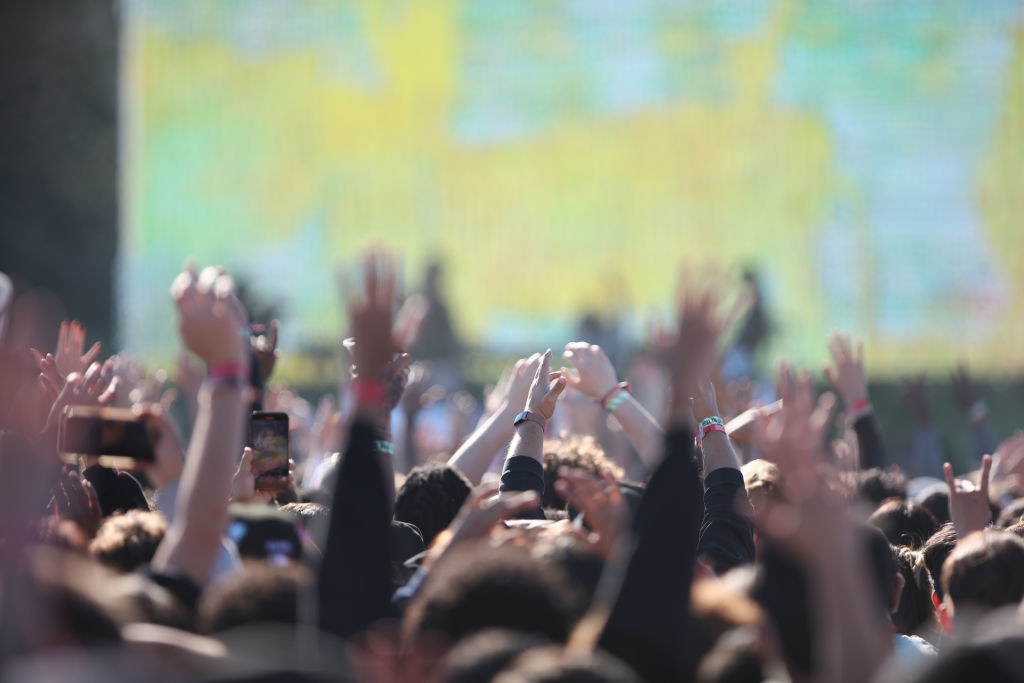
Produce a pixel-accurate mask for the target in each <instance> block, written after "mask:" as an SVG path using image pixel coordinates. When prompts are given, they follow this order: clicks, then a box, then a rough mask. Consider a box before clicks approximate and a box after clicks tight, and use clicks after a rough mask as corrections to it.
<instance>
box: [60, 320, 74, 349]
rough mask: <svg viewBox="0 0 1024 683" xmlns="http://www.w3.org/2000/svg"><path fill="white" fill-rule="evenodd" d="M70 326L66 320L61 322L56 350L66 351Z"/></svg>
mask: <svg viewBox="0 0 1024 683" xmlns="http://www.w3.org/2000/svg"><path fill="white" fill-rule="evenodd" d="M70 328H71V326H70V324H69V323H68V321H67V320H63V321H61V323H60V331H59V332H58V333H57V348H58V349H62V350H67V348H68V346H69V340H68V331H69V330H70Z"/></svg>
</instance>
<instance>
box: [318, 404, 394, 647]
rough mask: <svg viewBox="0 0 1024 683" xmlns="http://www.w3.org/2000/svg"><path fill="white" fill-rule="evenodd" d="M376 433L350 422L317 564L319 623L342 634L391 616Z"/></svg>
mask: <svg viewBox="0 0 1024 683" xmlns="http://www.w3.org/2000/svg"><path fill="white" fill-rule="evenodd" d="M375 434H376V432H375V431H374V428H373V426H372V425H370V424H368V423H365V422H360V421H357V422H355V423H354V424H353V425H352V433H351V436H350V438H349V442H348V449H347V450H346V451H345V457H344V459H343V460H342V461H341V466H340V468H339V470H338V478H337V482H336V483H335V487H334V497H333V499H332V500H331V521H330V525H329V527H328V531H327V540H326V542H325V543H324V549H323V561H322V563H321V565H320V577H319V583H318V619H319V623H320V627H321V628H323V629H324V630H326V631H330V632H332V633H335V634H337V635H340V636H342V637H345V638H348V637H351V636H353V635H356V634H358V633H362V632H363V631H365V630H366V629H367V628H368V627H369V626H370V624H372V623H373V622H375V621H377V620H378V619H381V618H384V617H388V616H390V615H391V589H392V586H391V557H390V551H389V548H388V529H389V526H390V524H391V502H390V501H389V500H388V497H387V487H386V486H385V483H384V476H385V473H384V471H383V469H382V467H381V462H380V458H378V457H377V455H376V453H375V452H374V447H373V441H374V439H375ZM388 475H389V476H390V473H388Z"/></svg>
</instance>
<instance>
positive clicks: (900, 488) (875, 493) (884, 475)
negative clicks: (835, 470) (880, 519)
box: [857, 467, 907, 507]
mask: <svg viewBox="0 0 1024 683" xmlns="http://www.w3.org/2000/svg"><path fill="white" fill-rule="evenodd" d="M857 494H858V495H859V496H860V498H861V499H863V500H866V501H868V502H869V503H871V504H872V505H874V506H876V507H877V506H879V505H881V504H882V503H883V502H885V501H886V500H888V499H889V498H906V497H907V484H906V481H904V479H903V476H902V475H901V474H900V473H899V472H895V471H893V470H889V469H882V468H881V467H872V468H871V469H867V470H863V471H862V472H860V473H859V474H858V475H857Z"/></svg>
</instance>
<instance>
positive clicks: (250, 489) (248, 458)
mask: <svg viewBox="0 0 1024 683" xmlns="http://www.w3.org/2000/svg"><path fill="white" fill-rule="evenodd" d="M255 457H256V454H255V452H254V451H253V450H252V449H251V448H249V447H248V446H246V447H245V448H244V449H243V450H242V459H241V461H239V463H238V469H237V470H235V476H234V479H233V480H232V481H231V500H232V501H233V502H235V503H252V502H259V503H269V502H270V501H272V500H273V499H274V496H276V495H277V494H278V493H279V492H280V491H281V490H282V489H293V488H295V476H294V475H293V474H292V470H294V469H295V461H294V460H291V459H289V460H288V476H287V477H282V476H277V477H263V479H262V480H261V484H263V483H264V482H265V483H266V485H267V486H266V490H264V489H263V488H256V473H255V472H254V471H253V463H254V461H255ZM270 489H273V490H270Z"/></svg>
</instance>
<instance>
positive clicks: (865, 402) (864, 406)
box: [849, 396, 871, 417]
mask: <svg viewBox="0 0 1024 683" xmlns="http://www.w3.org/2000/svg"><path fill="white" fill-rule="evenodd" d="M870 412H871V401H870V399H868V397H867V396H865V397H864V398H858V399H857V400H856V401H854V402H853V403H851V404H850V408H849V413H850V417H860V416H861V415H867V414H868V413H870Z"/></svg>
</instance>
